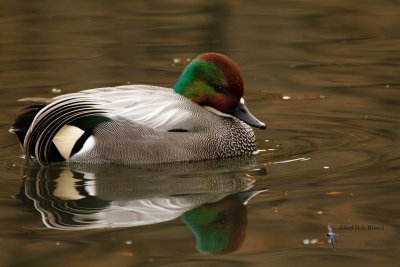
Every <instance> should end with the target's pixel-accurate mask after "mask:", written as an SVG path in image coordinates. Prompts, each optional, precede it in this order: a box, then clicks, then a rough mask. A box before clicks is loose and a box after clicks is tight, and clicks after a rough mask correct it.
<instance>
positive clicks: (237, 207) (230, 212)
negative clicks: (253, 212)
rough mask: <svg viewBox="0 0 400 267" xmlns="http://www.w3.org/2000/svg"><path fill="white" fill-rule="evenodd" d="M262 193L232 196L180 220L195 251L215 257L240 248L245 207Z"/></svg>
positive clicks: (244, 231)
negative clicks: (194, 242)
mask: <svg viewBox="0 0 400 267" xmlns="http://www.w3.org/2000/svg"><path fill="white" fill-rule="evenodd" d="M264 191H266V189H262V190H253V191H245V192H240V193H236V194H233V195H229V196H227V197H225V198H224V199H222V200H220V201H218V202H214V203H207V204H204V205H202V206H200V207H198V208H194V209H192V210H189V211H187V212H185V213H184V214H183V215H182V220H183V222H184V223H185V224H186V225H188V227H189V228H190V230H191V231H192V232H193V234H194V235H195V236H196V239H197V250H198V251H200V252H201V253H206V254H215V253H228V252H232V251H235V250H237V249H238V248H240V246H241V245H242V242H243V241H244V238H245V235H246V226H247V208H246V204H247V202H248V201H249V199H250V198H252V197H254V196H255V195H257V194H259V193H261V192H264Z"/></svg>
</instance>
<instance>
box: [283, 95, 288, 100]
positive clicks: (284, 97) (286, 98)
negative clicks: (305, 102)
mask: <svg viewBox="0 0 400 267" xmlns="http://www.w3.org/2000/svg"><path fill="white" fill-rule="evenodd" d="M282 99H283V100H289V99H290V96H288V95H284V96H282Z"/></svg>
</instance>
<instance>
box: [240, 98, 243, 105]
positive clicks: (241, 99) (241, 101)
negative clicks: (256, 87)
mask: <svg viewBox="0 0 400 267" xmlns="http://www.w3.org/2000/svg"><path fill="white" fill-rule="evenodd" d="M240 103H242V104H243V105H244V98H243V97H241V98H240Z"/></svg>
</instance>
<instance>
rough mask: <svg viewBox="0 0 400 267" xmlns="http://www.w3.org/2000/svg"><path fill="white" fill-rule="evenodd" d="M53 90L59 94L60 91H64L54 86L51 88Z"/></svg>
mask: <svg viewBox="0 0 400 267" xmlns="http://www.w3.org/2000/svg"><path fill="white" fill-rule="evenodd" d="M51 92H52V93H53V94H59V93H61V92H62V90H61V89H60V88H55V87H54V88H52V89H51Z"/></svg>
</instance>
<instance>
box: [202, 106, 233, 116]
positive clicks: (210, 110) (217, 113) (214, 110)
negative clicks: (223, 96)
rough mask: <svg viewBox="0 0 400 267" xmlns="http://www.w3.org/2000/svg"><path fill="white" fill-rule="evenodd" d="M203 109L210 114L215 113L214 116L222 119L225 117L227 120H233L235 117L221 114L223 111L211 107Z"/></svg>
mask: <svg viewBox="0 0 400 267" xmlns="http://www.w3.org/2000/svg"><path fill="white" fill-rule="evenodd" d="M203 108H205V109H206V110H208V111H209V112H211V113H213V114H215V115H218V116H220V117H225V118H232V117H233V116H232V115H230V114H227V113H224V112H221V111H219V110H216V109H215V108H213V107H210V106H203Z"/></svg>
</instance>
